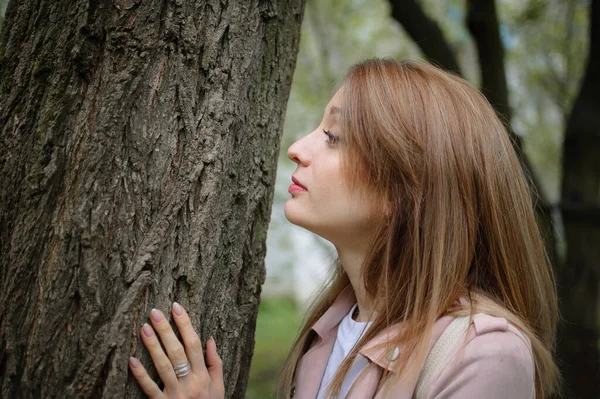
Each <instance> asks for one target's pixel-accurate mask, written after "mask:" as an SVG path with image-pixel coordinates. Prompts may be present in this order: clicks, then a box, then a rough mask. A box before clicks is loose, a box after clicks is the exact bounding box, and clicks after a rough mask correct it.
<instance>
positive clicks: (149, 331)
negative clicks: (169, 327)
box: [142, 323, 152, 337]
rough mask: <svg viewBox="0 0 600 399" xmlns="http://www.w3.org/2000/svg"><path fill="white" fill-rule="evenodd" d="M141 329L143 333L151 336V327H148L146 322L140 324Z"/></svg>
mask: <svg viewBox="0 0 600 399" xmlns="http://www.w3.org/2000/svg"><path fill="white" fill-rule="evenodd" d="M142 331H143V332H144V335H145V336H146V337H151V336H152V327H150V326H149V325H148V323H144V325H143V326H142Z"/></svg>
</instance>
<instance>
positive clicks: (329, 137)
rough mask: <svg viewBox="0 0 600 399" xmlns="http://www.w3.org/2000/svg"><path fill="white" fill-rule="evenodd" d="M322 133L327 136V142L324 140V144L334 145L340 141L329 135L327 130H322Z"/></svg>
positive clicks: (338, 137)
mask: <svg viewBox="0 0 600 399" xmlns="http://www.w3.org/2000/svg"><path fill="white" fill-rule="evenodd" d="M323 133H325V134H326V135H327V140H325V142H326V143H328V144H335V143H337V142H338V141H340V136H336V135H335V134H333V133H331V132H330V131H329V130H325V129H323Z"/></svg>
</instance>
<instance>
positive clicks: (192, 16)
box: [0, 0, 304, 398]
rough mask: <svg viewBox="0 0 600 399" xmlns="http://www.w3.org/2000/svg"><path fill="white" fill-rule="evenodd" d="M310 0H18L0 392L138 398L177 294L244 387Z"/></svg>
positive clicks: (235, 392)
mask: <svg viewBox="0 0 600 399" xmlns="http://www.w3.org/2000/svg"><path fill="white" fill-rule="evenodd" d="M303 7H304V4H303V1H302V0H293V1H281V0H279V1H276V0H273V1H268V2H266V1H257V2H251V3H246V2H229V3H226V4H225V3H222V2H218V1H216V2H215V1H190V2H179V1H171V0H169V1H150V2H136V1H129V0H122V1H118V2H87V1H77V2H73V1H63V0H61V1H58V0H57V1H51V2H41V3H39V2H33V1H17V0H11V2H10V3H9V4H8V7H7V10H6V15H5V20H4V24H3V26H2V32H1V35H0V173H1V175H2V183H3V184H2V187H1V188H0V262H1V263H0V314H1V315H2V318H1V319H0V396H2V397H44V398H73V397H89V398H100V397H106V398H109V397H110V398H112V397H140V390H139V389H138V388H137V385H136V383H135V381H133V379H131V378H129V379H128V377H127V376H128V372H127V359H128V357H129V355H130V354H135V355H136V356H141V358H142V361H144V362H145V363H146V365H149V364H150V360H149V357H148V356H147V354H146V352H145V350H144V349H143V346H142V345H141V343H140V340H139V338H138V334H139V327H140V326H141V324H142V322H144V321H145V320H146V318H147V316H148V313H149V311H150V309H151V307H153V306H156V307H159V308H161V309H162V310H163V311H167V310H168V309H169V307H170V304H171V302H172V301H174V300H176V301H178V302H180V303H181V304H183V305H184V306H186V307H187V308H188V309H189V312H190V314H191V317H192V320H193V321H194V322H195V324H196V326H197V327H199V330H200V333H201V335H202V336H203V337H208V336H214V337H215V339H216V341H217V344H218V347H219V351H220V354H221V356H222V358H223V361H224V363H225V381H226V394H227V397H236V398H241V397H243V396H244V390H245V387H246V381H247V376H248V368H249V363H250V357H251V354H252V348H253V340H254V324H255V320H256V312H257V306H258V296H259V293H260V286H261V283H262V282H263V280H264V262H263V259H264V255H265V236H266V230H267V223H268V221H269V217H270V210H271V201H272V196H273V184H274V179H275V167H276V164H277V157H278V153H279V142H280V135H281V130H282V129H281V127H282V118H283V112H284V109H285V104H286V102H287V98H288V94H289V87H290V84H291V77H292V72H293V69H294V64H295V58H296V52H297V48H298V36H299V27H300V23H301V20H302V13H303Z"/></svg>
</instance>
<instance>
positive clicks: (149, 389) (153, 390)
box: [129, 357, 164, 399]
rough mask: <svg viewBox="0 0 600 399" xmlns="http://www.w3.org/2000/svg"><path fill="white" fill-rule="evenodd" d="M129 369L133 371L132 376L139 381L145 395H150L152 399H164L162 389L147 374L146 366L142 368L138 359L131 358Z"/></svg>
mask: <svg viewBox="0 0 600 399" xmlns="http://www.w3.org/2000/svg"><path fill="white" fill-rule="evenodd" d="M129 369H130V370H131V374H133V377H134V378H135V379H136V380H137V382H138V384H140V388H142V391H144V393H145V394H146V395H148V397H149V398H150V399H161V398H164V395H163V393H162V392H161V390H160V388H159V387H158V385H156V383H155V382H154V381H152V378H150V376H149V375H148V373H147V372H146V369H145V368H144V366H142V363H140V361H139V360H138V359H136V358H135V357H130V358H129Z"/></svg>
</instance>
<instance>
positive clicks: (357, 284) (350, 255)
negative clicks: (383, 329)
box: [336, 246, 373, 322]
mask: <svg viewBox="0 0 600 399" xmlns="http://www.w3.org/2000/svg"><path fill="white" fill-rule="evenodd" d="M336 249H337V252H338V257H339V258H340V262H341V264H342V267H343V268H344V271H345V272H346V274H347V275H348V279H349V280H350V284H352V288H353V289H354V293H355V295H356V302H357V303H358V314H357V316H356V317H355V318H354V321H357V322H366V321H369V320H370V319H371V317H372V316H373V311H372V309H371V305H370V303H369V301H368V296H367V292H366V290H365V285H364V281H363V279H362V277H361V273H360V269H361V266H362V262H363V261H364V258H365V252H364V251H360V250H356V249H355V247H353V248H340V247H337V246H336Z"/></svg>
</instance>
